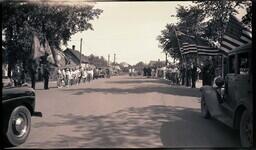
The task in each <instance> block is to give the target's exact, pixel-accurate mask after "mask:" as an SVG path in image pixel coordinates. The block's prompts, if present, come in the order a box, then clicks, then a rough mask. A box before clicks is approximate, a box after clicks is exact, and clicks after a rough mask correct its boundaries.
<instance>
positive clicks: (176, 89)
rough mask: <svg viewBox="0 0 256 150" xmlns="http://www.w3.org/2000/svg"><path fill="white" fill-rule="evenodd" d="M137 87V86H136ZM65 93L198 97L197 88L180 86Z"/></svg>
mask: <svg viewBox="0 0 256 150" xmlns="http://www.w3.org/2000/svg"><path fill="white" fill-rule="evenodd" d="M138 85H139V84H138ZM62 90H63V91H65V92H71V94H73V95H83V94H87V93H105V94H107V93H110V94H146V93H153V92H157V93H162V94H171V95H178V96H191V97H200V96H201V94H200V91H199V89H197V88H194V89H192V88H185V87H181V86H168V85H165V86H155V85H148V86H137V87H134V88H76V89H62Z"/></svg>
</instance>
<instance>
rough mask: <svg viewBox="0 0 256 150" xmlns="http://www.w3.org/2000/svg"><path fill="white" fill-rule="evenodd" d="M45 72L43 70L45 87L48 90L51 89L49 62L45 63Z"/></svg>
mask: <svg viewBox="0 0 256 150" xmlns="http://www.w3.org/2000/svg"><path fill="white" fill-rule="evenodd" d="M43 69H44V72H43V76H44V89H45V90H47V89H49V87H48V85H49V75H50V72H49V66H48V65H47V64H44V67H43Z"/></svg>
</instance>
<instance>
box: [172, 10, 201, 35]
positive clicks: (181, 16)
mask: <svg viewBox="0 0 256 150" xmlns="http://www.w3.org/2000/svg"><path fill="white" fill-rule="evenodd" d="M176 9H177V14H176V17H177V18H178V20H179V22H178V23H177V28H178V30H179V31H181V32H183V33H185V34H188V35H198V36H204V27H205V23H204V19H205V14H204V13H203V10H202V9H200V8H199V7H198V6H189V7H184V6H181V5H179V7H178V8H176Z"/></svg>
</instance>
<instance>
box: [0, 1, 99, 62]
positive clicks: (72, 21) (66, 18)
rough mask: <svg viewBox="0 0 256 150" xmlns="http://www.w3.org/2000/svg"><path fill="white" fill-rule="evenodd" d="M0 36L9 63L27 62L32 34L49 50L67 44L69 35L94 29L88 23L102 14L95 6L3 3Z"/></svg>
mask: <svg viewBox="0 0 256 150" xmlns="http://www.w3.org/2000/svg"><path fill="white" fill-rule="evenodd" d="M1 12H2V33H4V37H5V38H2V42H3V43H5V49H6V51H7V53H8V62H11V63H13V64H15V63H17V62H18V61H19V60H21V61H23V60H24V59H27V58H28V56H29V55H30V53H31V48H32V47H31V45H32V32H37V33H38V34H39V38H40V40H43V39H44V37H46V39H48V41H49V44H50V46H51V47H54V48H59V47H60V44H61V43H62V42H63V44H65V45H66V44H67V41H69V40H70V38H71V35H73V34H75V33H77V32H81V31H85V30H88V29H91V30H93V28H92V24H91V23H90V20H93V19H95V18H98V17H99V15H100V14H101V13H102V12H103V11H102V10H100V9H94V6H91V5H84V6H79V7H78V6H72V5H60V4H59V5H53V4H48V3H36V2H26V1H25V2H2V9H1Z"/></svg>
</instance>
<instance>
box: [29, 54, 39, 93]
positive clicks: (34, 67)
mask: <svg viewBox="0 0 256 150" xmlns="http://www.w3.org/2000/svg"><path fill="white" fill-rule="evenodd" d="M28 72H29V76H30V78H31V87H32V88H33V89H35V86H36V73H37V63H36V61H34V60H32V59H31V60H29V62H28Z"/></svg>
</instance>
